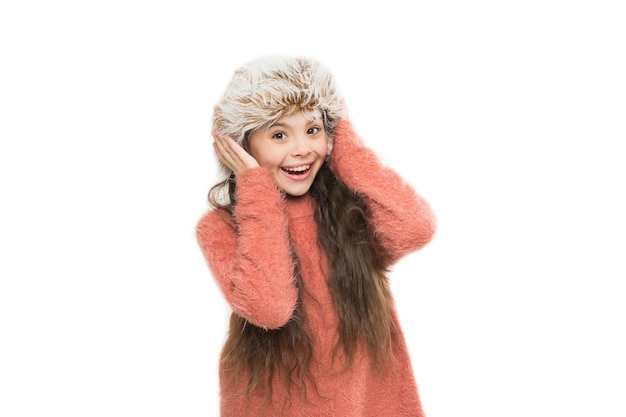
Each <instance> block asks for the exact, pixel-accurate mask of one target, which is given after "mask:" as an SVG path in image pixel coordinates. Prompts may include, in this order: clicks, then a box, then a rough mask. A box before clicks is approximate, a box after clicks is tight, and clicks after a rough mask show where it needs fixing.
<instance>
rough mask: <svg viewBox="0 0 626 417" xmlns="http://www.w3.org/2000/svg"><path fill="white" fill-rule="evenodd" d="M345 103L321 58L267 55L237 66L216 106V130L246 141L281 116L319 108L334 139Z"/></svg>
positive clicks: (214, 120) (308, 112)
mask: <svg viewBox="0 0 626 417" xmlns="http://www.w3.org/2000/svg"><path fill="white" fill-rule="evenodd" d="M342 108H343V106H342V99H341V97H340V95H339V93H338V91H337V87H336V85H335V80H334V78H333V76H332V74H331V73H330V71H328V69H326V68H325V67H324V66H323V65H322V64H321V63H320V62H318V61H316V60H314V59H311V58H305V57H289V56H265V57H261V58H257V59H255V60H253V61H251V62H249V63H247V64H245V65H244V66H242V67H240V68H239V69H237V70H236V71H235V73H234V75H233V78H232V80H231V81H230V83H229V84H228V86H227V87H226V91H225V93H224V95H223V97H222V98H221V100H220V101H219V102H218V103H217V105H216V106H215V107H214V112H213V129H218V130H219V131H220V132H221V133H222V134H223V135H228V136H230V137H232V138H233V139H234V140H236V141H237V142H238V143H239V144H240V145H243V144H244V140H245V138H246V135H247V134H248V133H249V132H250V131H252V130H254V129H258V128H260V127H264V126H267V125H269V124H270V123H272V122H275V121H276V120H278V119H280V118H281V117H282V116H285V115H288V114H291V113H294V112H297V111H304V112H305V114H310V113H312V112H318V111H320V112H321V114H322V117H323V119H324V128H325V129H326V132H327V135H328V139H329V142H330V143H332V137H333V133H334V131H335V127H336V125H337V121H338V120H339V118H340V117H342V112H343V110H342ZM318 114H319V113H318Z"/></svg>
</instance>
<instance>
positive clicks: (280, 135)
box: [272, 132, 287, 140]
mask: <svg viewBox="0 0 626 417" xmlns="http://www.w3.org/2000/svg"><path fill="white" fill-rule="evenodd" d="M286 137H287V135H285V133H284V132H276V133H274V134H273V135H272V139H278V140H283V139H285V138H286Z"/></svg>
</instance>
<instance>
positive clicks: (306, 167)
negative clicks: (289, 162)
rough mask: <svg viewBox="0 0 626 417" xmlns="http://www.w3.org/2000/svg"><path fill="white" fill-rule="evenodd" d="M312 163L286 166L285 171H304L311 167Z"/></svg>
mask: <svg viewBox="0 0 626 417" xmlns="http://www.w3.org/2000/svg"><path fill="white" fill-rule="evenodd" d="M310 166H311V165H303V166H301V167H294V168H284V169H285V171H292V172H302V171H306V170H307V169H309V167H310Z"/></svg>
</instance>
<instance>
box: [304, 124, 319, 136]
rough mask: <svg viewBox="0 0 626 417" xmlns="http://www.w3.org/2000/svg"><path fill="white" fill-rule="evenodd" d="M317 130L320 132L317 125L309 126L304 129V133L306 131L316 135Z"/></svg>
mask: <svg viewBox="0 0 626 417" xmlns="http://www.w3.org/2000/svg"><path fill="white" fill-rule="evenodd" d="M319 132H320V128H319V127H317V126H313V127H310V128H309V129H308V130H307V131H306V133H307V134H309V135H316V134H318V133H319Z"/></svg>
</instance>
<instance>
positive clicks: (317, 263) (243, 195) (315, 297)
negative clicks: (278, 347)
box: [197, 119, 435, 417]
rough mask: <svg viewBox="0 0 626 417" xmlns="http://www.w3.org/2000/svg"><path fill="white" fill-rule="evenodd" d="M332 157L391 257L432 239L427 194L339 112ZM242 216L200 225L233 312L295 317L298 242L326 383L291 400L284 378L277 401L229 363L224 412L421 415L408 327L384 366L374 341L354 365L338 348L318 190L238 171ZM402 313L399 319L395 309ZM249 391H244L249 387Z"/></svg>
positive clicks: (215, 216) (283, 319)
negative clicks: (296, 194)
mask: <svg viewBox="0 0 626 417" xmlns="http://www.w3.org/2000/svg"><path fill="white" fill-rule="evenodd" d="M334 140H335V143H334V149H333V152H332V154H331V156H330V160H329V165H330V166H331V169H332V170H333V172H334V173H335V174H336V175H337V176H338V177H339V178H341V179H342V180H343V181H344V182H345V183H346V184H347V185H348V186H349V187H350V188H351V189H352V190H354V191H355V192H357V193H359V194H360V195H362V196H363V197H364V199H365V201H366V204H367V209H368V215H369V222H370V225H371V227H372V228H373V235H374V236H375V237H376V241H377V242H376V248H377V249H378V251H379V252H380V253H379V256H380V257H381V259H382V260H383V263H384V264H385V265H387V266H391V265H392V264H393V263H395V262H397V260H398V259H399V258H401V257H402V256H404V255H406V254H408V253H410V252H412V251H414V250H417V249H419V248H421V247H423V246H424V245H425V244H427V243H428V242H429V241H430V240H431V238H432V236H433V233H434V230H435V218H434V215H433V213H432V211H431V209H430V207H429V205H428V204H427V203H426V201H425V200H424V199H422V198H421V197H420V196H419V195H418V194H416V193H415V191H414V190H413V189H412V187H410V185H409V184H407V183H406V182H404V181H403V180H402V179H401V178H400V177H399V175H397V173H396V172H395V171H393V170H391V169H389V168H388V167H385V166H383V165H382V164H381V163H380V161H379V159H378V158H377V157H376V155H375V154H374V153H373V152H372V151H371V150H370V149H369V148H367V147H365V146H364V145H363V143H362V141H361V140H360V139H359V137H358V136H357V135H356V133H355V132H354V130H353V128H352V126H351V124H350V123H349V122H348V121H347V120H345V119H342V120H339V122H338V124H337V127H336V131H335V138H334ZM236 181H237V204H236V205H235V207H234V210H233V216H231V215H229V214H228V213H227V212H226V211H224V210H211V211H209V212H207V213H206V214H205V215H204V216H203V217H202V218H201V220H200V221H199V223H198V225H197V236H198V242H199V244H200V247H201V249H202V252H203V254H204V256H205V257H206V259H207V263H208V265H209V268H210V270H211V272H212V274H213V276H214V277H215V279H216V281H217V283H218V284H219V286H220V288H221V289H222V291H223V293H224V296H225V297H226V299H227V301H228V302H229V303H230V305H231V306H232V309H233V314H236V315H239V316H241V317H243V318H244V319H245V320H247V321H248V322H249V323H250V325H256V326H259V327H261V328H266V329H274V328H280V327H281V326H283V325H284V324H285V323H287V321H288V320H290V318H291V316H292V313H293V311H294V309H295V308H296V303H297V300H298V292H297V288H296V286H295V282H294V275H293V274H294V265H293V258H292V256H291V251H292V250H293V251H295V253H296V254H297V256H298V258H299V260H300V273H301V276H302V279H303V281H304V283H305V285H306V289H307V294H303V295H302V297H301V298H302V303H303V307H304V309H305V310H306V314H307V320H308V325H309V329H310V337H311V340H312V342H313V348H314V363H313V364H312V369H311V371H312V374H313V376H314V380H315V382H316V384H317V390H318V392H316V391H315V389H314V387H311V386H307V390H306V392H303V393H302V395H295V396H294V395H292V396H291V398H290V401H291V402H290V403H289V404H288V405H287V407H284V405H285V401H284V400H285V397H284V391H283V390H282V389H281V388H282V385H281V384H280V383H279V382H278V378H276V380H273V383H275V389H274V391H273V394H274V395H273V398H272V402H271V403H269V404H267V403H266V402H265V401H264V399H263V398H261V397H260V396H257V395H255V394H254V393H253V394H252V396H251V398H250V399H249V400H248V399H247V398H246V395H245V390H246V383H247V381H246V378H245V377H244V378H241V379H240V380H239V381H238V383H237V385H236V386H233V385H225V384H224V381H225V380H226V379H227V378H226V377H227V376H228V375H229V371H230V370H229V369H224V368H221V369H220V381H221V415H222V416H223V417H235V416H236V417H244V416H255V417H261V416H272V417H276V416H280V415H286V416H318V417H324V416H337V417H338V416H350V417H353V416H354V417H356V416H371V417H374V416H375V417H384V416H389V417H408V416H411V417H421V416H423V411H422V406H421V403H420V398H419V395H418V391H417V387H416V384H415V379H414V376H413V373H412V367H411V363H410V359H409V356H408V351H407V348H406V344H405V341H404V337H403V335H402V332H401V331H400V330H398V331H397V332H395V333H394V334H393V336H392V350H393V355H394V359H392V360H389V361H388V362H386V367H385V368H384V369H382V371H379V370H376V369H375V367H374V365H373V363H372V359H371V357H370V356H369V355H367V353H366V350H365V349H363V347H362V348H361V349H359V352H358V354H357V357H356V360H355V361H354V364H353V365H352V366H351V367H350V368H348V369H347V370H344V369H343V368H342V365H343V363H341V361H338V360H336V358H334V357H333V347H334V346H335V345H336V342H337V337H338V335H337V326H338V317H337V313H336V311H335V310H334V307H333V302H332V297H331V294H330V292H329V287H328V285H327V282H326V274H327V272H328V263H327V258H326V255H325V254H324V253H323V251H321V250H320V247H319V245H318V243H317V239H316V221H315V218H314V215H313V211H314V207H313V204H314V202H313V199H312V198H310V197H309V196H304V197H303V198H297V199H286V198H285V196H284V194H283V193H282V192H281V191H280V190H278V189H277V188H276V186H275V185H274V184H273V182H272V179H271V177H270V174H269V172H268V171H267V170H265V169H264V168H256V169H251V170H247V171H245V172H243V173H241V174H240V175H238V176H237V179H236ZM392 315H393V319H394V322H395V324H396V326H397V328H398V329H399V324H398V320H397V317H396V313H395V311H392ZM242 393H243V394H242Z"/></svg>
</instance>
